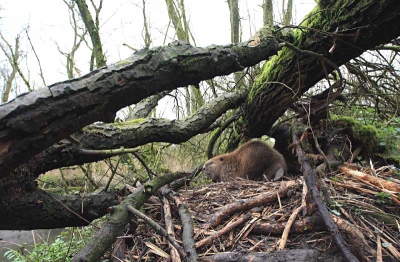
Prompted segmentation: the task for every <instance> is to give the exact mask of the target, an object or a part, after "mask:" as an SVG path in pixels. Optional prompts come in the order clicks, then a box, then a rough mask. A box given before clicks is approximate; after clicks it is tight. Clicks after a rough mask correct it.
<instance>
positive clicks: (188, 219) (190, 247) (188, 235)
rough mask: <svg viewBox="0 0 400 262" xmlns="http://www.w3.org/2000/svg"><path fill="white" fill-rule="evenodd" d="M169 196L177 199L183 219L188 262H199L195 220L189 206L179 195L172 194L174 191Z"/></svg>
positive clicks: (183, 236)
mask: <svg viewBox="0 0 400 262" xmlns="http://www.w3.org/2000/svg"><path fill="white" fill-rule="evenodd" d="M167 196H168V197H169V198H170V197H172V198H173V199H174V201H175V204H176V206H177V207H178V209H179V216H180V218H181V221H182V227H183V228H182V242H183V247H184V248H185V251H186V254H188V257H187V258H186V261H187V262H197V261H198V260H199V258H198V255H197V252H196V246H195V243H194V238H193V235H194V230H193V225H194V221H193V218H192V216H191V214H190V211H189V208H188V206H187V205H185V204H184V203H183V202H182V201H181V199H180V198H179V197H178V196H172V192H170V193H168V195H167Z"/></svg>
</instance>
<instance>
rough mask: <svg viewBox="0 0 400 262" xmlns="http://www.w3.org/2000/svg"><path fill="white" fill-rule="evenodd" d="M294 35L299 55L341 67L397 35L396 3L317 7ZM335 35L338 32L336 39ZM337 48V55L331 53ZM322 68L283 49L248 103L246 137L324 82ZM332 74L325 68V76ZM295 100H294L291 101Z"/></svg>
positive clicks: (367, 0) (399, 13)
mask: <svg viewBox="0 0 400 262" xmlns="http://www.w3.org/2000/svg"><path fill="white" fill-rule="evenodd" d="M320 2H321V3H328V5H327V6H320V5H319V6H318V7H316V9H315V10H314V11H313V12H312V13H311V14H310V15H309V16H308V18H307V19H306V20H305V22H304V23H303V24H302V25H301V26H303V27H304V28H307V27H308V28H311V29H310V30H308V29H302V30H301V31H300V30H298V31H296V33H295V34H294V44H295V46H297V47H298V48H300V49H302V50H309V51H312V52H315V53H318V54H322V55H325V56H326V57H327V58H328V59H330V60H331V61H332V62H334V63H335V64H336V65H338V66H340V65H343V64H344V63H346V62H347V61H349V60H350V59H352V58H354V57H357V56H359V55H361V54H362V53H363V52H364V51H365V50H368V49H370V48H374V47H376V46H377V45H380V44H383V43H388V42H390V40H392V39H394V38H396V37H398V36H399V35H400V24H399V23H398V20H399V19H400V5H399V4H398V1H397V0H384V1H372V0H360V1H347V0H340V1H320ZM336 29H337V30H338V32H336V33H335V31H336ZM334 43H336V48H335V51H334V52H333V53H332V54H329V53H328V51H329V49H330V48H331V47H332V46H333V44H334ZM321 63H322V62H321V61H320V60H319V59H317V58H315V57H313V56H308V55H298V54H297V53H295V52H293V51H291V50H287V49H286V48H284V49H283V50H282V51H281V52H280V53H279V55H278V56H277V57H275V58H273V59H271V61H269V62H267V63H266V65H265V66H264V69H263V73H262V75H261V76H260V78H259V79H258V81H257V82H256V84H255V85H254V86H253V88H252V91H251V94H250V95H249V100H248V109H247V110H246V111H247V116H248V117H246V121H247V124H248V130H247V132H248V135H249V136H251V137H259V136H262V135H264V134H266V133H267V132H268V130H269V129H270V128H271V126H272V125H273V124H274V123H275V121H276V120H277V119H278V118H279V117H280V116H282V114H283V113H284V112H285V111H286V109H287V108H288V107H289V106H290V105H291V104H293V103H294V102H295V101H296V100H298V98H299V97H300V96H301V95H302V94H303V93H304V92H306V91H307V90H308V89H309V88H311V87H312V86H314V85H315V84H316V83H317V82H318V81H320V80H321V79H323V78H324V77H325V72H324V70H323V67H322V64H321ZM332 70H333V68H331V67H329V66H327V71H328V72H331V71H332ZM295 94H296V95H295Z"/></svg>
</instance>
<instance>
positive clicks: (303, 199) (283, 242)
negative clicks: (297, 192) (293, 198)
mask: <svg viewBox="0 0 400 262" xmlns="http://www.w3.org/2000/svg"><path fill="white" fill-rule="evenodd" d="M307 193H308V190H307V185H306V183H305V182H304V180H303V193H302V194H301V205H300V206H299V207H298V208H296V209H295V210H294V211H293V213H292V214H291V215H290V217H289V219H288V221H287V223H286V226H285V230H283V233H282V237H281V240H280V242H279V246H278V248H277V250H283V249H285V246H286V242H287V238H288V236H289V232H290V228H291V227H292V225H293V223H294V221H295V220H296V217H297V215H298V214H299V213H300V211H302V210H303V209H304V208H305V207H306V205H307V203H306V196H307Z"/></svg>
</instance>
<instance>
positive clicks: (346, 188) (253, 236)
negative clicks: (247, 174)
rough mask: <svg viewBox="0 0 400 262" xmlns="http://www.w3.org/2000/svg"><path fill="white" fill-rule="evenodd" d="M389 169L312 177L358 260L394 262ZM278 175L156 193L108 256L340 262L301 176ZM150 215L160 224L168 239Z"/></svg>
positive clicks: (394, 209)
mask: <svg viewBox="0 0 400 262" xmlns="http://www.w3.org/2000/svg"><path fill="white" fill-rule="evenodd" d="M391 173H392V169H390V167H381V168H377V169H374V168H364V169H359V168H357V167H356V166H355V165H350V164H346V165H342V166H341V167H340V168H339V171H337V172H334V173H331V174H328V175H327V176H325V177H324V178H320V179H318V181H319V185H318V188H321V192H322V193H321V194H323V195H324V197H325V204H326V206H327V207H328V210H329V215H330V217H332V219H333V221H334V224H336V225H337V228H338V229H339V233H340V234H339V235H341V236H343V239H344V243H346V246H347V247H348V248H349V249H350V250H351V253H352V254H354V255H355V256H356V257H357V259H358V260H359V261H376V259H379V258H380V259H382V260H380V261H399V260H400V253H399V251H398V250H399V248H400V241H399V239H400V238H399V215H400V208H399V205H400V199H399V195H398V193H399V192H400V181H399V180H396V179H391V181H388V180H386V179H385V177H387V176H389V175H391ZM285 179H286V181H280V182H258V181H249V180H245V179H240V178H239V179H237V180H236V181H231V182H225V183H224V182H220V183H211V184H209V185H205V186H201V187H196V188H194V189H192V190H188V189H182V190H181V191H180V192H179V194H177V193H175V192H173V191H170V190H164V191H161V192H162V193H161V194H160V196H159V197H151V198H150V201H149V202H148V203H146V204H145V205H144V208H143V213H145V214H147V216H148V217H144V218H138V219H137V220H136V223H132V224H131V228H130V230H127V231H126V233H125V235H124V236H121V237H120V238H119V239H118V241H117V242H115V244H114V250H113V254H114V255H115V256H117V253H118V252H117V251H118V250H120V254H121V251H122V253H123V256H119V257H120V258H121V257H123V258H124V259H128V260H127V261H129V260H130V259H133V260H135V261H150V260H151V261H170V260H172V261H181V260H180V259H181V258H182V255H184V256H186V259H187V260H188V261H195V260H196V259H197V258H198V259H199V260H200V261H273V260H277V259H278V258H279V259H281V260H279V261H322V260H324V261H345V258H344V257H343V256H342V255H341V252H340V251H339V250H340V247H339V246H338V244H337V243H339V242H336V240H335V239H334V237H332V234H331V233H330V232H329V231H330V230H329V229H328V228H327V226H326V221H325V218H324V217H323V215H321V212H320V211H319V210H318V203H316V202H317V201H314V199H315V197H314V196H312V192H310V191H311V190H310V191H309V190H308V189H307V186H306V183H305V181H304V180H303V177H300V178H290V177H286V178H285ZM306 179H307V178H306ZM185 211H186V213H185ZM150 220H152V221H153V222H155V223H156V224H157V225H158V226H160V227H161V228H166V229H167V232H168V235H169V238H170V241H168V240H167V238H166V237H164V236H163V232H160V231H158V230H159V229H157V228H156V227H154V225H151V223H150ZM324 221H325V222H324ZM328 225H329V224H328ZM192 227H193V231H192V232H194V235H191V233H190V230H187V229H188V228H189V229H190V228H192ZM328 227H329V226H328ZM188 232H189V233H188ZM171 241H175V244H174V243H172V242H171ZM191 243H192V244H191ZM190 245H192V246H191V248H192V249H190ZM174 246H175V247H174ZM188 246H189V248H188ZM193 246H194V247H195V248H194V247H193Z"/></svg>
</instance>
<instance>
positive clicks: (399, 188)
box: [339, 165, 400, 193]
mask: <svg viewBox="0 0 400 262" xmlns="http://www.w3.org/2000/svg"><path fill="white" fill-rule="evenodd" d="M339 170H340V172H343V173H344V174H345V175H346V176H351V177H353V178H355V179H358V180H360V181H362V182H364V183H371V184H373V185H375V186H378V187H380V188H382V189H383V190H385V189H386V190H385V191H387V190H389V191H393V192H396V193H399V192H400V185H399V184H397V183H395V182H391V181H387V180H385V179H381V178H379V177H376V176H372V175H368V174H366V173H363V172H360V171H358V170H353V169H350V168H349V167H347V166H344V165H342V166H340V167H339Z"/></svg>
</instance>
